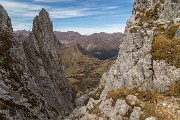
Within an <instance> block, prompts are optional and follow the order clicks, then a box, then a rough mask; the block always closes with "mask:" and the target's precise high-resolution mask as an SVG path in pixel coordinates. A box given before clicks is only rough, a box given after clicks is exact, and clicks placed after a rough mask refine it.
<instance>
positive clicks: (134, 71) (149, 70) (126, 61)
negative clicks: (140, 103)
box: [102, 0, 180, 92]
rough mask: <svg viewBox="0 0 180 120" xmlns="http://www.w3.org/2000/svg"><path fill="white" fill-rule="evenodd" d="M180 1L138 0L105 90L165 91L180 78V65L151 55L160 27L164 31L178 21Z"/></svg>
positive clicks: (106, 76) (107, 76)
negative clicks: (124, 88)
mask: <svg viewBox="0 0 180 120" xmlns="http://www.w3.org/2000/svg"><path fill="white" fill-rule="evenodd" d="M179 3H180V1H178V0H165V1H163V0H148V1H144V0H135V3H134V9H133V14H132V16H131V18H130V19H129V21H128V22H127V26H126V30H125V37H124V41H123V43H122V44H121V45H120V48H119V49H120V50H119V55H118V58H117V60H116V63H115V64H114V65H113V66H112V67H111V70H110V71H109V72H108V73H105V74H104V75H103V79H102V84H104V85H105V89H114V88H119V87H127V88H138V89H140V90H151V89H155V90H158V91H162V92H163V91H166V90H167V89H168V86H169V85H170V84H171V82H172V79H173V80H175V81H177V80H180V74H179V73H180V69H179V68H177V67H174V66H172V65H170V64H168V63H166V62H164V61H163V60H160V61H155V60H154V59H153V58H152V54H151V50H152V41H153V39H154V37H155V36H157V35H158V34H159V33H158V31H157V30H158V29H159V28H160V26H161V27H162V29H164V31H163V30H162V31H161V32H162V34H163V32H165V29H168V27H170V26H172V24H178V19H179V18H180V4H179ZM178 33H179V32H178V30H177V34H178ZM176 36H177V35H176Z"/></svg>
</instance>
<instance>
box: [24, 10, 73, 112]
mask: <svg viewBox="0 0 180 120" xmlns="http://www.w3.org/2000/svg"><path fill="white" fill-rule="evenodd" d="M24 50H25V53H26V56H27V60H28V63H29V64H28V67H29V69H30V71H31V73H32V74H33V76H34V78H35V81H36V82H37V84H38V86H39V88H40V89H41V91H43V95H44V97H45V99H46V101H47V103H48V105H49V106H50V108H53V111H54V110H55V111H56V115H59V114H60V115H65V114H66V113H69V112H70V111H71V110H72V109H73V102H72V101H73V98H72V94H73V92H72V90H71V88H70V86H69V84H68V82H67V80H66V79H65V76H64V69H63V65H62V62H61V58H60V56H59V55H60V54H59V51H60V43H59V41H58V40H57V39H56V37H55V34H54V32H53V27H52V22H51V20H50V17H49V14H48V12H47V11H46V10H45V9H44V8H43V9H42V10H41V11H40V13H39V16H36V17H35V18H34V22H33V29H32V33H31V34H30V36H29V37H28V39H27V40H26V41H25V42H24ZM56 115H55V116H56Z"/></svg>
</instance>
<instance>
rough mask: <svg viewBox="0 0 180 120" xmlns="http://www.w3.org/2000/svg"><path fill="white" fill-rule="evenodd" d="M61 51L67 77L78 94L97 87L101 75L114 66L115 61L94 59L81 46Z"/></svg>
mask: <svg viewBox="0 0 180 120" xmlns="http://www.w3.org/2000/svg"><path fill="white" fill-rule="evenodd" d="M61 51H62V52H61V56H62V60H63V63H64V65H65V74H66V77H67V78H68V80H69V81H70V83H71V85H72V86H73V87H74V89H75V90H76V91H77V92H85V91H89V90H90V89H92V88H95V87H97V86H98V84H99V81H100V78H101V75H102V74H103V73H104V72H106V71H107V70H109V68H110V66H111V65H112V64H113V60H105V61H104V60H98V59H97V58H94V57H93V56H92V55H90V54H89V53H88V52H87V51H86V50H85V49H83V48H82V47H81V46H80V45H79V44H77V45H74V46H72V47H69V48H63V49H62V50H61Z"/></svg>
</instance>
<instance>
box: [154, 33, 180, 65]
mask: <svg viewBox="0 0 180 120" xmlns="http://www.w3.org/2000/svg"><path fill="white" fill-rule="evenodd" d="M151 52H152V58H153V59H154V60H165V61H166V62H167V63H169V64H172V65H174V66H176V67H177V68H179V67H180V38H174V39H170V38H168V37H166V36H165V35H158V36H157V37H155V38H154V40H153V43H152V51H151Z"/></svg>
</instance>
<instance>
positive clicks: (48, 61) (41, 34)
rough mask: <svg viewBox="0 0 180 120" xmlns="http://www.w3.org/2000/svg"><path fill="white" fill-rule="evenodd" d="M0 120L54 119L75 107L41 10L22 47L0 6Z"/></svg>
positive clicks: (57, 49)
mask: <svg viewBox="0 0 180 120" xmlns="http://www.w3.org/2000/svg"><path fill="white" fill-rule="evenodd" d="M0 16H1V17H0V46H1V47H0V119H2V120H3V119H15V120H29V119H41V120H47V119H48V120H49V119H56V118H57V117H58V116H59V115H62V116H63V115H67V114H68V113H69V112H71V111H72V109H73V107H74V103H73V91H72V90H71V88H70V86H69V84H68V83H67V81H66V79H65V77H64V68H63V65H62V62H61V59H60V56H59V48H60V43H59V42H58V41H57V40H56V38H55V35H54V33H53V29H52V22H51V20H50V18H49V15H48V13H47V12H46V11H45V10H44V9H42V10H41V12H40V13H39V16H36V17H35V19H34V23H33V30H32V33H31V35H30V36H29V37H28V39H27V40H26V41H24V43H23V44H22V43H21V42H17V40H15V39H14V37H13V33H12V32H13V30H12V25H11V20H10V18H9V16H8V14H7V12H6V11H5V9H4V8H3V6H2V5H0Z"/></svg>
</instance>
